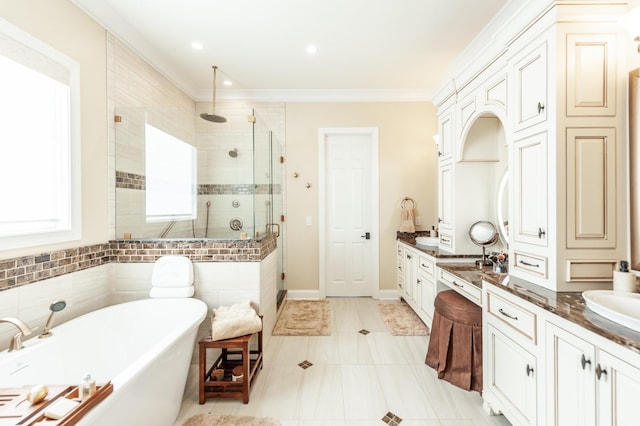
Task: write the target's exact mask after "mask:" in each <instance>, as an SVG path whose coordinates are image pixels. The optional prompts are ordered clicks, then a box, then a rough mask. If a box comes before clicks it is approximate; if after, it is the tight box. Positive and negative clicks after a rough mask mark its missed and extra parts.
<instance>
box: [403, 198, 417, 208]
mask: <svg viewBox="0 0 640 426" xmlns="http://www.w3.org/2000/svg"><path fill="white" fill-rule="evenodd" d="M407 201H411V207H412V208H413V207H415V205H416V203H414V202H413V199H412V198H409V197H404V200H402V202H400V208H402V209H403V208H404V203H405V202H407Z"/></svg>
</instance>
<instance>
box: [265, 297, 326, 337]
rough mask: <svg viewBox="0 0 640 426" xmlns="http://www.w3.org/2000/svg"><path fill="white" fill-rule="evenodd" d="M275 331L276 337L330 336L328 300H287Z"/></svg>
mask: <svg viewBox="0 0 640 426" xmlns="http://www.w3.org/2000/svg"><path fill="white" fill-rule="evenodd" d="M284 303H285V305H284V307H283V308H282V313H281V314H280V317H279V318H278V321H277V322H276V326H275V327H274V329H273V335H274V336H330V335H331V305H330V304H329V301H328V300H286V301H285V302H284Z"/></svg>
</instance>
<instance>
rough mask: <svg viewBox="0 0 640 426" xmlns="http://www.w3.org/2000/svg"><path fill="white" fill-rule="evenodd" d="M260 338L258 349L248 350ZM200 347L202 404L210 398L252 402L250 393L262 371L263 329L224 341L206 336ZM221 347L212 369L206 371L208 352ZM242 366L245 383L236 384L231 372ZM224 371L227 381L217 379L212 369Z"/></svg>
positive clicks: (200, 399)
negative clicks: (210, 349) (209, 349)
mask: <svg viewBox="0 0 640 426" xmlns="http://www.w3.org/2000/svg"><path fill="white" fill-rule="evenodd" d="M256 335H257V337H258V350H257V351H255V350H254V351H252V350H251V349H250V348H249V344H250V343H251V339H252V338H253V337H254V336H256ZM198 344H199V346H200V377H199V379H200V392H199V402H200V404H204V401H205V400H206V399H207V398H242V402H243V403H245V404H248V403H249V391H250V389H251V385H252V384H253V381H254V379H255V375H256V373H257V372H258V369H262V330H260V331H259V332H257V333H254V334H247V335H246V336H240V337H233V338H231V339H225V340H215V341H214V340H211V336H207V337H205V338H203V339H202V340H200V342H198ZM208 348H221V349H222V353H221V354H220V355H219V356H218V358H217V359H216V361H215V362H214V363H213V365H212V366H211V368H209V369H208V370H207V349H208ZM237 366H242V372H243V373H242V380H238V381H235V382H234V381H233V380H232V377H231V376H232V375H231V370H232V369H233V368H234V367H237ZM219 368H222V369H224V378H223V379H222V380H214V378H213V376H212V373H213V370H215V369H219Z"/></svg>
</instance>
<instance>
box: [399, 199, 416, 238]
mask: <svg viewBox="0 0 640 426" xmlns="http://www.w3.org/2000/svg"><path fill="white" fill-rule="evenodd" d="M400 207H402V215H401V219H402V222H401V223H400V232H411V233H413V232H416V228H415V226H413V200H412V199H411V198H405V199H404V200H403V201H402V203H401V204H400Z"/></svg>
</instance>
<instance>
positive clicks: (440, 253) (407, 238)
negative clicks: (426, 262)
mask: <svg viewBox="0 0 640 426" xmlns="http://www.w3.org/2000/svg"><path fill="white" fill-rule="evenodd" d="M428 233H429V231H417V232H415V233H409V232H399V231H398V232H397V235H396V239H397V240H399V241H402V242H403V243H405V244H407V245H409V246H411V247H413V248H415V249H416V250H419V251H421V252H423V253H425V254H428V255H429V256H431V257H435V258H436V259H446V258H470V259H477V258H479V257H480V256H479V255H477V254H453V253H449V252H448V251H444V250H440V249H439V248H438V247H432V246H423V245H421V244H416V237H422V236H428Z"/></svg>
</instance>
